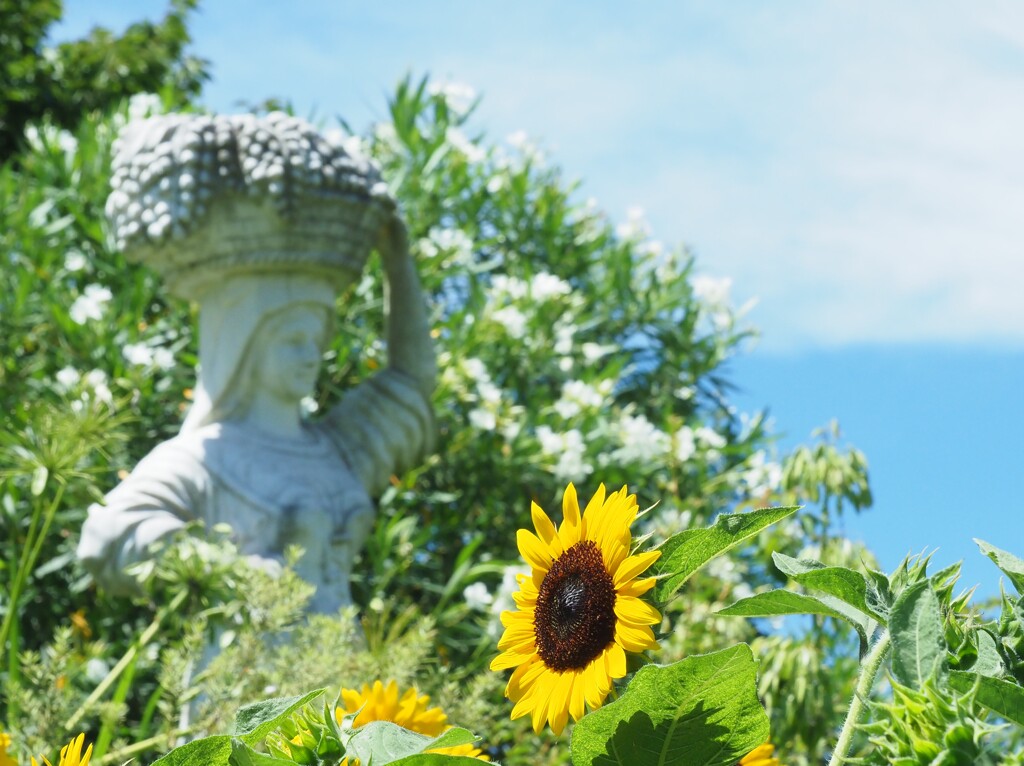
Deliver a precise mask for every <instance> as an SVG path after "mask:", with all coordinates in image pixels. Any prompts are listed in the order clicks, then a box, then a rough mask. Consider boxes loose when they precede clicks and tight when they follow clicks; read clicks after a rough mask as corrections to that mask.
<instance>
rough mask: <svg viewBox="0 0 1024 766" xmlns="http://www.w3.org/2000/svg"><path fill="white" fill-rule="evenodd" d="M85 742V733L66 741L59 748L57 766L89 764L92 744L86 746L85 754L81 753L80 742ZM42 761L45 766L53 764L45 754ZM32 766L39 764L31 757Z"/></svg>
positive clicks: (87, 765) (86, 765)
mask: <svg viewBox="0 0 1024 766" xmlns="http://www.w3.org/2000/svg"><path fill="white" fill-rule="evenodd" d="M84 742H85V734H79V735H78V736H77V737H75V738H74V739H73V740H71V741H70V742H68V743H67V744H66V745H64V747H62V748H61V749H60V761H59V762H58V764H57V766H89V758H90V757H91V756H92V745H89V747H88V748H86V751H85V754H84V755H83V754H82V744H83V743H84ZM42 758H43V763H45V764H46V766H53V764H52V763H50V762H49V760H47V758H46V756H42ZM32 766H39V763H38V761H36V759H35V758H33V759H32Z"/></svg>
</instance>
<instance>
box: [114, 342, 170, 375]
mask: <svg viewBox="0 0 1024 766" xmlns="http://www.w3.org/2000/svg"><path fill="white" fill-rule="evenodd" d="M121 353H122V354H123V355H124V358H125V359H126V360H127V361H128V364H132V365H135V366H136V367H156V368H158V369H161V370H169V369H171V368H172V367H173V366H174V353H173V352H172V351H171V350H170V349H169V348H165V347H163V346H150V345H149V344H147V343H129V344H128V345H126V346H125V347H124V348H123V349H121Z"/></svg>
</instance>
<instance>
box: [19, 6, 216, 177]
mask: <svg viewBox="0 0 1024 766" xmlns="http://www.w3.org/2000/svg"><path fill="white" fill-rule="evenodd" d="M195 4H196V0H172V2H171V7H170V9H169V10H168V12H167V15H166V16H164V18H163V20H162V21H160V22H159V23H152V22H148V21H144V22H139V23H136V24H132V25H131V26H130V27H128V29H126V30H125V32H124V33H123V34H121V35H115V34H113V33H112V32H110V31H109V30H107V29H103V28H100V27H96V28H94V29H93V30H92V31H91V32H90V33H89V36H88V37H87V38H85V39H83V40H73V41H69V42H65V43H61V44H59V45H57V46H56V47H48V46H46V44H45V43H46V34H47V31H48V30H49V28H50V26H51V25H52V24H54V23H55V22H56V21H58V20H59V18H60V15H61V2H60V0H28V2H26V0H2V2H0V18H2V19H3V20H4V21H3V29H2V30H0V92H2V93H3V94H4V98H3V100H2V101H0V163H4V162H8V161H11V160H12V159H13V158H14V157H15V152H16V151H17V150H18V149H19V148H21V147H22V146H23V143H24V140H25V138H24V134H25V133H26V131H33V130H35V129H36V127H35V126H36V125H37V124H38V123H40V122H42V121H43V120H44V119H45V120H48V121H50V122H52V123H53V124H54V125H57V126H58V127H60V128H64V129H65V130H71V131H74V130H75V129H76V128H77V127H78V124H79V123H80V121H81V120H82V118H83V117H85V116H86V115H88V114H89V113H91V112H96V111H108V110H109V109H111V108H113V107H116V106H117V105H118V104H119V103H120V102H121V101H122V100H124V99H126V98H128V97H129V96H132V95H134V94H136V93H157V92H164V93H166V94H167V95H168V97H169V98H170V99H171V102H172V103H173V104H174V105H175V106H183V105H184V104H186V103H187V101H188V100H189V99H190V98H192V97H194V96H196V95H198V93H199V89H200V86H201V84H202V83H203V81H204V80H206V79H207V74H206V71H205V67H206V63H205V62H203V61H201V60H199V59H197V58H194V57H191V56H186V55H185V54H184V51H185V47H186V45H187V44H188V42H189V36H188V30H187V27H186V19H187V16H188V13H189V11H190V10H191V9H192V8H193V7H195Z"/></svg>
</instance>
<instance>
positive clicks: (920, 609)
mask: <svg viewBox="0 0 1024 766" xmlns="http://www.w3.org/2000/svg"><path fill="white" fill-rule="evenodd" d="M889 632H890V634H891V635H892V674H893V676H894V677H895V678H896V680H897V681H899V682H900V683H901V684H903V685H904V686H910V687H912V688H915V689H917V688H920V687H921V686H922V685H923V684H924V682H925V681H926V680H928V679H929V678H931V677H932V676H933V675H934V674H935V673H936V672H937V671H938V669H939V668H940V667H941V666H942V661H943V659H944V658H945V656H946V641H945V638H944V637H943V626H942V612H941V611H940V609H939V599H938V597H937V596H936V595H935V591H934V590H932V585H931V582H929V581H928V580H919V581H918V582H916V583H914V584H913V585H911V586H910V587H908V588H907V589H906V590H904V591H903V592H902V593H901V594H900V595H899V596H898V597H897V599H896V602H895V603H894V604H893V605H892V611H891V612H890V614H889Z"/></svg>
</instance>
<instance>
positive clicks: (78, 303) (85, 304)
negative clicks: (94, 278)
mask: <svg viewBox="0 0 1024 766" xmlns="http://www.w3.org/2000/svg"><path fill="white" fill-rule="evenodd" d="M113 297H114V295H113V293H111V292H110V289H109V288H106V287H104V286H103V285H86V286H85V289H84V290H82V294H81V295H79V296H78V297H77V298H75V300H74V301H73V302H72V304H71V307H70V308H69V309H68V316H70V317H71V321H73V322H75V323H76V324H85V323H86V322H88V321H89V320H90V319H91V320H94V321H98V320H100V319H102V318H103V314H104V312H105V311H106V310H107V304H108V303H110V299H111V298H113Z"/></svg>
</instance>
